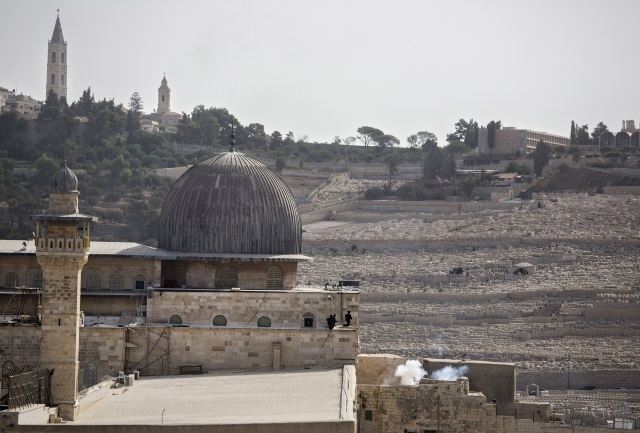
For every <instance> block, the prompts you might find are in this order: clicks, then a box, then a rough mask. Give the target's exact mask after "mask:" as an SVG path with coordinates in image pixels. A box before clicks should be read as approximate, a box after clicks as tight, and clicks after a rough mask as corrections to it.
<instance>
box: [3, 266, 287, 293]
mask: <svg viewBox="0 0 640 433" xmlns="http://www.w3.org/2000/svg"><path fill="white" fill-rule="evenodd" d="M85 281H86V283H85V287H86V288H87V289H88V290H101V289H103V287H102V278H101V277H100V275H98V274H89V275H87V277H86V280H85ZM32 284H33V287H42V273H41V272H38V273H36V274H35V275H34V276H33V281H32ZM19 286H20V277H19V276H18V274H17V273H15V272H9V273H7V274H6V275H5V277H4V287H19ZM282 286H283V272H282V269H280V268H279V267H278V266H271V267H270V268H269V269H268V270H267V282H266V288H267V289H281V288H282ZM215 287H216V288H219V289H231V288H233V287H238V271H237V270H236V269H235V268H233V267H231V266H225V267H222V268H219V269H217V270H216V274H215ZM134 288H135V289H137V290H145V289H146V288H147V278H146V277H145V276H144V275H137V276H136V277H135V278H134ZM104 289H108V290H126V289H129V287H125V279H124V277H123V276H122V275H120V274H113V275H111V276H110V277H109V285H108V287H104Z"/></svg>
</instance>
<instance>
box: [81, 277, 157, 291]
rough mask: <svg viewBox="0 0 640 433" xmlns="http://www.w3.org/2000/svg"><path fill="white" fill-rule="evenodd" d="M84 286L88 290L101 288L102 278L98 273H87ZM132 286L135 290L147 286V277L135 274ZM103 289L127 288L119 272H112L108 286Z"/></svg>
mask: <svg viewBox="0 0 640 433" xmlns="http://www.w3.org/2000/svg"><path fill="white" fill-rule="evenodd" d="M86 288H87V289H88V290H101V289H103V287H102V278H101V277H100V275H98V274H89V275H87V279H86ZM134 288H135V289H136V290H144V289H146V288H147V279H146V277H145V276H144V275H137V276H136V277H135V278H134ZM104 289H105V290H127V289H129V287H125V281H124V277H123V276H122V275H120V274H113V275H111V276H110V277H109V286H108V287H105V288H104Z"/></svg>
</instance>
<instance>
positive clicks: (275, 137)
mask: <svg viewBox="0 0 640 433" xmlns="http://www.w3.org/2000/svg"><path fill="white" fill-rule="evenodd" d="M281 145H282V134H281V133H280V131H273V132H272V133H271V140H270V141H269V148H271V149H272V150H274V149H278V148H279V147H280V146H281Z"/></svg>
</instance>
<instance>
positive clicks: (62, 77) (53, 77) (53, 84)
mask: <svg viewBox="0 0 640 433" xmlns="http://www.w3.org/2000/svg"><path fill="white" fill-rule="evenodd" d="M55 84H56V74H51V85H52V86H55ZM60 84H61V85H63V86H64V85H65V82H64V74H62V75H61V77H60Z"/></svg>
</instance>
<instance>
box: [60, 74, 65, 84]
mask: <svg viewBox="0 0 640 433" xmlns="http://www.w3.org/2000/svg"><path fill="white" fill-rule="evenodd" d="M61 81H62V85H63V86H64V74H62V77H61Z"/></svg>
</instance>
